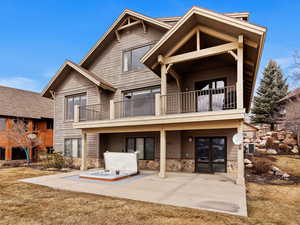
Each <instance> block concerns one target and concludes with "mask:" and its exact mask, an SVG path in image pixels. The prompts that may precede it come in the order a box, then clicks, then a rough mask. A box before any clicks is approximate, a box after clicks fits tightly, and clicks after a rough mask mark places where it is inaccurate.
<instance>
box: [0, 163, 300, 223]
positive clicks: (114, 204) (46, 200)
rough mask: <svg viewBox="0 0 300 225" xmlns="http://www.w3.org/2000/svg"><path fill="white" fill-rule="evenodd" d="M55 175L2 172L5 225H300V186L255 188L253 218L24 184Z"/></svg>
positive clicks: (251, 188) (0, 216)
mask: <svg viewBox="0 0 300 225" xmlns="http://www.w3.org/2000/svg"><path fill="white" fill-rule="evenodd" d="M48 174H53V172H47V171H40V170H35V169H29V168H13V169H2V170H0V224H13V225H16V224H26V225H27V224H28V225H29V224H30V225H35V224H49V225H50V224H51V225H55V224H76V225H77V224H107V225H114V224H130V225H134V224H138V225H148V224H149V225H150V224H151V225H153V224H155V225H156V224H166V225H173V224H174V225H175V224H190V225H200V224H214V225H219V224H220V225H225V224H272V225H273V224H291V225H294V224H295V225H296V224H300V217H299V215H300V185H289V186H274V185H259V184H254V183H249V184H248V185H247V189H248V193H247V198H248V211H249V217H248V218H244V217H238V216H232V215H227V214H221V213H214V212H208V211H201V210H195V209H188V208H180V207H173V206H166V205H159V204H153V203H146V202H140V201H133V200H125V199H117V198H109V197H103V196H98V195H92V194H84V193H75V192H68V191H60V190H55V189H51V188H48V187H43V186H39V185H34V184H28V183H23V182H19V181H18V179H21V178H27V177H34V176H41V175H48Z"/></svg>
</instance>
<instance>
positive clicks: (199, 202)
mask: <svg viewBox="0 0 300 225" xmlns="http://www.w3.org/2000/svg"><path fill="white" fill-rule="evenodd" d="M80 173H81V171H74V172H70V173H64V174H56V175H50V176H42V177H35V178H29V179H23V180H21V181H23V182H28V183H33V184H38V185H44V186H48V187H52V188H56V189H62V190H68V191H77V192H85V193H91V194H98V195H103V196H111V197H117V198H126V199H132V200H139V201H146V202H153V203H159V204H167V205H174V206H180V207H189V208H195V209H204V210H210V211H216V212H222V213H229V214H234V215H240V216H247V206H246V193H245V186H244V185H236V184H234V182H233V181H232V180H231V179H230V178H228V177H226V176H225V175H223V174H214V175H209V174H194V173H167V178H160V177H158V175H157V172H153V171H142V172H141V174H140V175H137V176H134V177H131V178H128V179H124V180H120V181H115V182H105V181H94V180H86V179H80V178H79V174H80Z"/></svg>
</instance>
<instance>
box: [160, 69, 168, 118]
mask: <svg viewBox="0 0 300 225" xmlns="http://www.w3.org/2000/svg"><path fill="white" fill-rule="evenodd" d="M160 89H161V90H160V93H161V95H162V98H163V99H162V101H161V111H162V114H165V113H166V111H167V96H166V95H167V67H166V65H165V64H161V78H160Z"/></svg>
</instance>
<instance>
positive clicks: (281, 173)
mask: <svg viewBox="0 0 300 225" xmlns="http://www.w3.org/2000/svg"><path fill="white" fill-rule="evenodd" d="M283 174H284V172H283V171H282V170H279V171H276V172H275V175H276V176H283Z"/></svg>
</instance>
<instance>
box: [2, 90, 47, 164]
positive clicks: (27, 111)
mask: <svg viewBox="0 0 300 225" xmlns="http://www.w3.org/2000/svg"><path fill="white" fill-rule="evenodd" d="M0 104H1V107H0V160H24V159H26V153H25V151H24V150H23V149H22V148H20V146H18V144H16V143H15V142H13V141H12V139H11V138H9V132H10V129H11V127H12V125H13V124H14V123H15V122H17V121H20V120H21V121H23V122H24V123H25V124H27V128H28V134H36V135H37V138H38V140H39V145H38V146H36V148H34V149H29V153H30V154H29V155H30V158H31V159H32V160H34V159H35V157H36V156H37V154H36V151H37V150H39V149H47V150H48V151H51V150H52V148H53V100H51V99H47V98H44V97H41V95H40V93H36V92H31V91H25V90H20V89H15V88H9V87H3V86H0Z"/></svg>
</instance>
